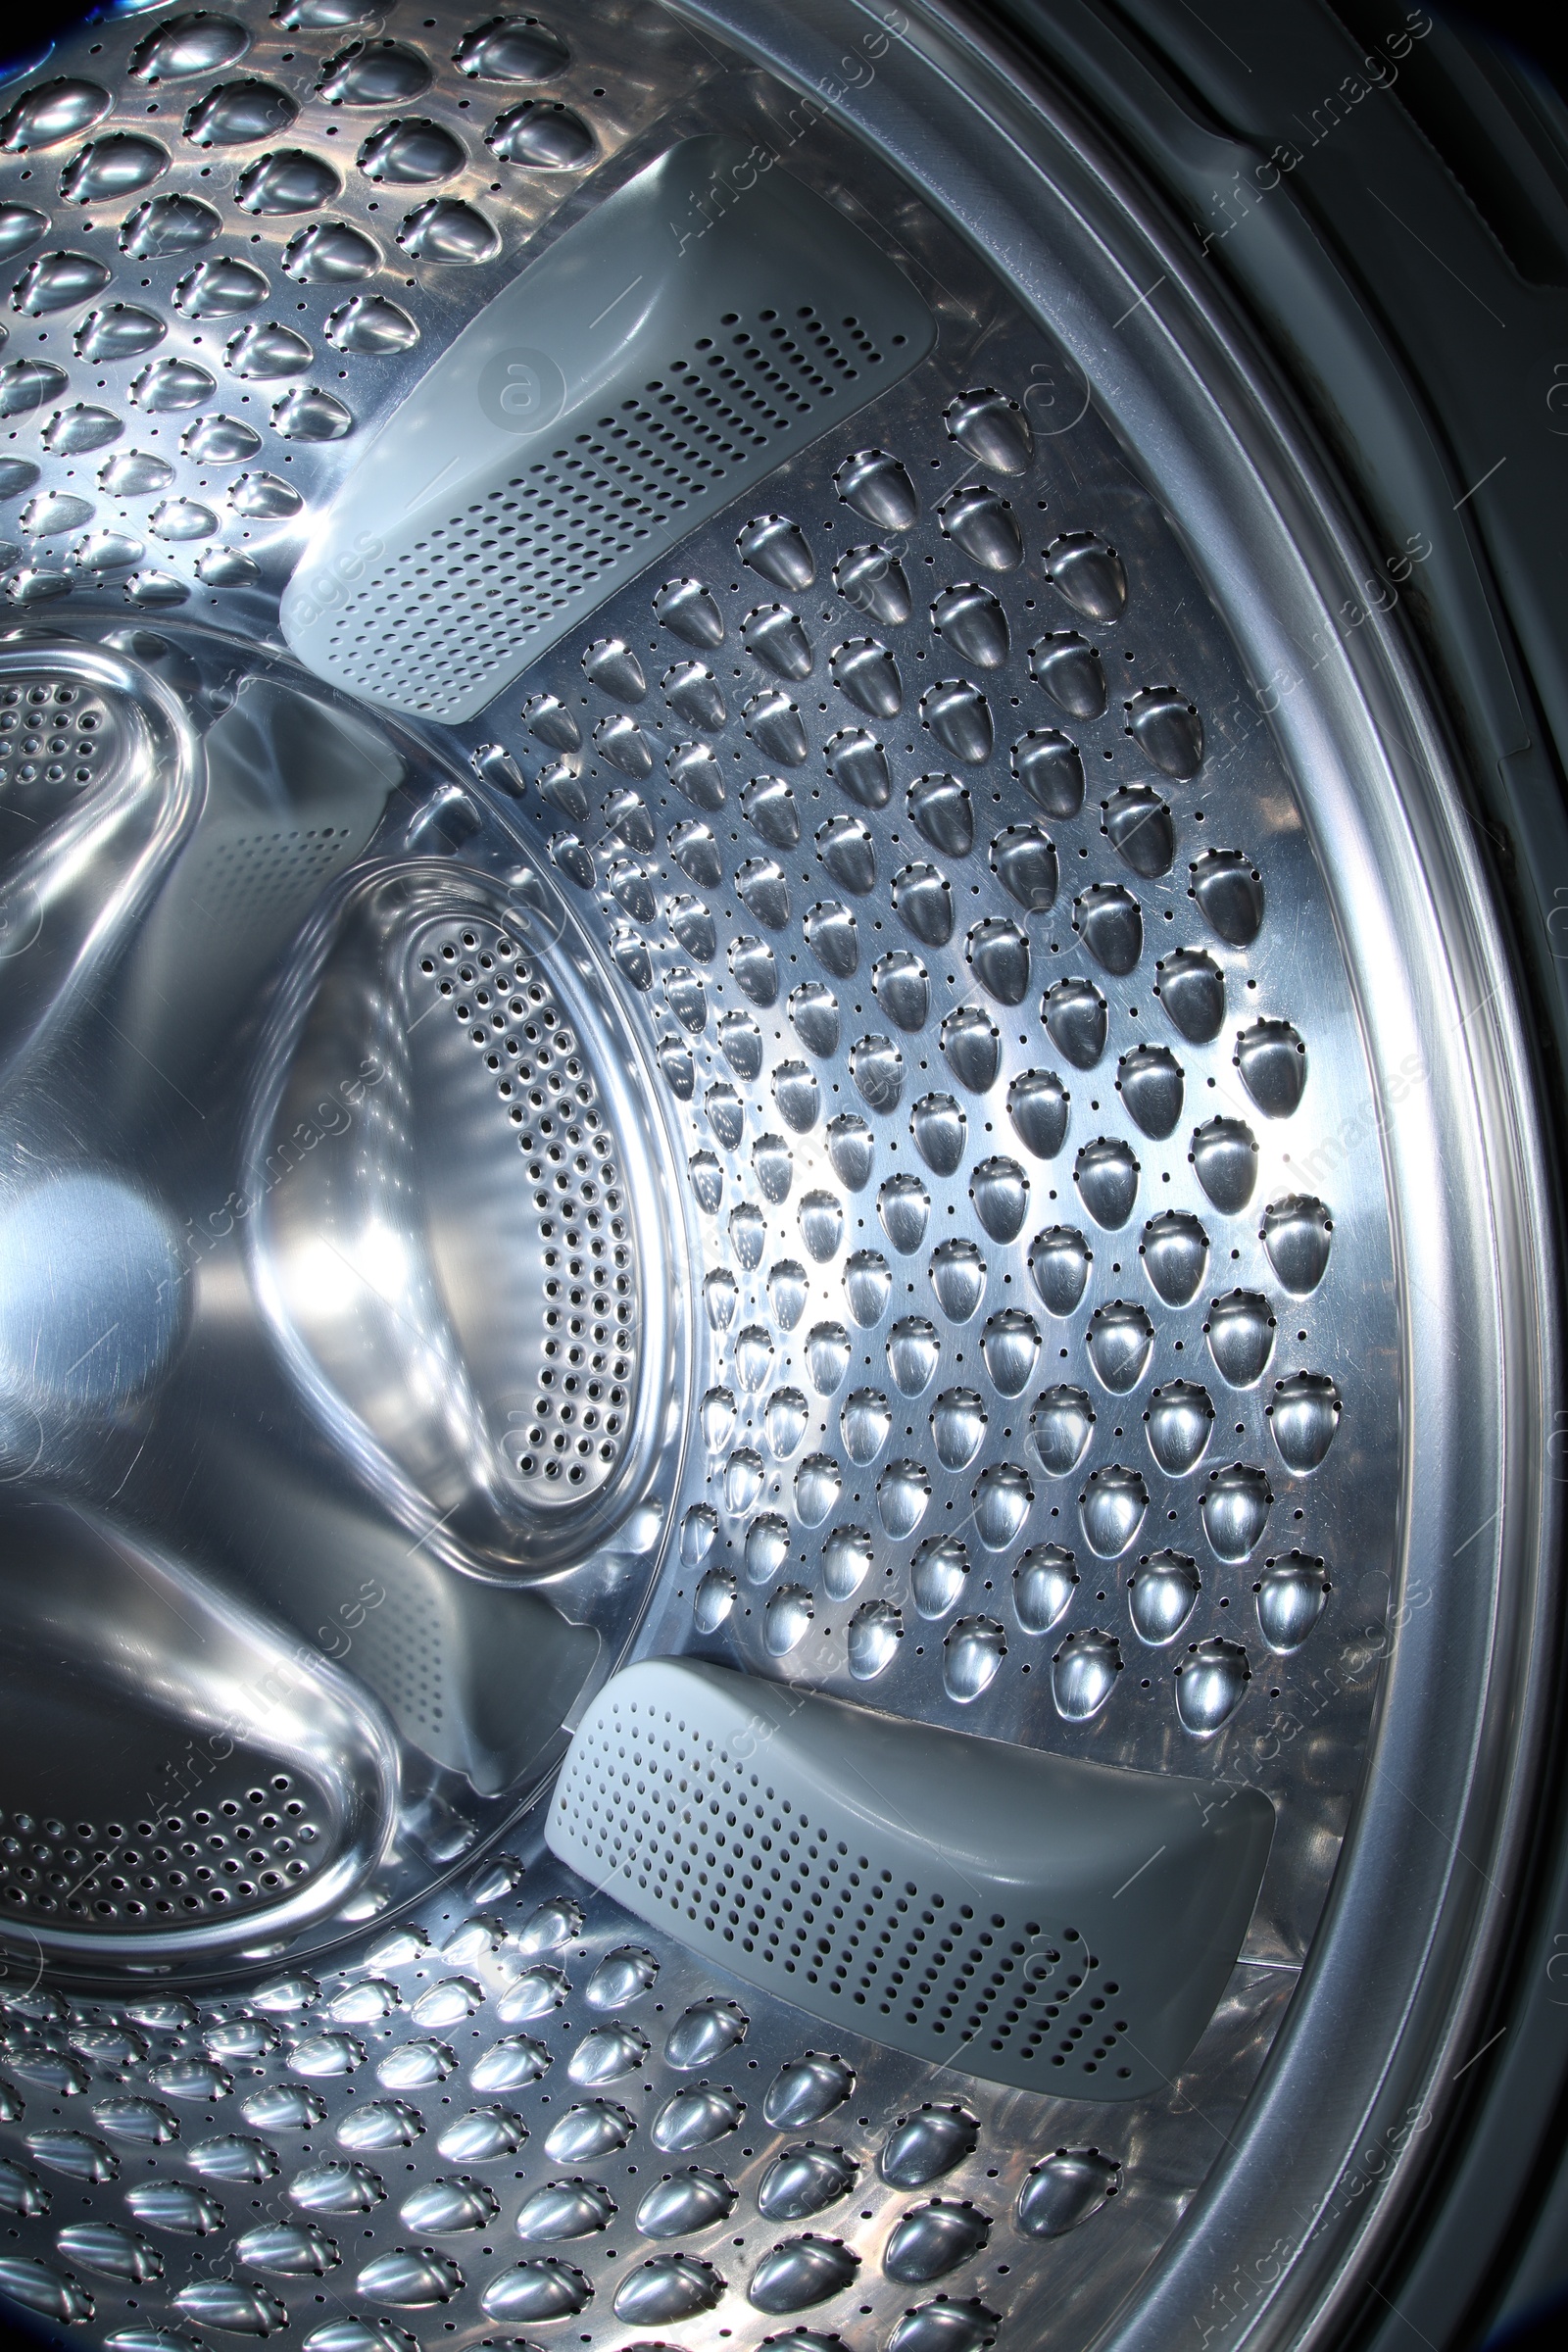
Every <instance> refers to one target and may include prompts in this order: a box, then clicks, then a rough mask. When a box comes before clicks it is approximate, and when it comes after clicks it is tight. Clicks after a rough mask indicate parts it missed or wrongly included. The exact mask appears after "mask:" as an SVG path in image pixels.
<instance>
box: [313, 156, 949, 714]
mask: <svg viewBox="0 0 1568 2352" xmlns="http://www.w3.org/2000/svg"><path fill="white" fill-rule="evenodd" d="M748 157H749V150H748V149H747V148H746V147H745V146H744V145H742V144H741V143H740V142H738V141H735V140H731V139H727V138H723V137H719V136H709V137H704V138H694V139H686V140H683V141H682V142H681V143H680V145H678V146H676V147H672V148H671V149H670V150H669V152H668V153H667V154H665V155H663V156H662V157H660V159H659V160H658V162H657V163H654V164H651V165H650V166H649V167H648V169H647V170H646V171H644V172H639V173H638V174H637V176H636V177H635V178H634V179H632V180H629V181H628V182H627V184H626V185H625V187H623V188H620V189H617V191H616V192H615V194H614V195H613V196H609V197H607V198H606V199H605V201H604V202H603V203H602V204H601V205H599V206H598V207H597V208H596V209H595V210H594V211H593V212H592V213H590V214H588V215H587V216H586V217H585V218H584V219H582V220H579V221H577V222H575V224H574V225H573V226H572V227H570V228H568V229H566V230H565V231H564V233H563V234H562V236H561V237H560V238H558V240H557V241H556V243H555V244H553V245H552V246H551V247H550V248H549V250H548V251H547V252H546V253H544V254H543V255H542V256H541V257H540V259H539V260H538V261H536V262H533V263H531V264H530V265H529V267H528V268H527V269H526V270H523V271H522V272H521V273H520V275H519V276H517V277H516V278H515V279H514V281H513V283H512V284H511V285H510V286H508V287H507V288H506V289H505V290H504V292H502V293H500V294H498V295H497V296H496V298H495V300H494V301H493V302H491V303H490V304H489V305H488V306H487V307H486V309H485V310H483V311H482V312H481V313H480V314H479V316H478V318H477V319H474V320H473V321H472V323H471V324H470V325H469V326H467V327H466V328H465V329H464V331H463V333H462V334H460V335H459V336H458V338H457V340H456V341H455V342H454V343H452V344H451V345H450V346H449V348H448V349H447V350H446V351H445V352H444V353H443V354H442V356H441V358H440V359H439V360H438V361H437V362H436V364H435V366H434V367H433V368H431V369H430V370H429V372H428V374H427V375H425V376H424V377H423V378H422V380H421V381H420V382H419V383H418V385H417V387H416V388H415V390H414V391H413V392H412V393H411V394H410V396H409V398H408V399H407V400H406V401H405V402H404V403H403V405H402V407H401V408H400V409H398V410H397V412H396V413H395V415H394V416H393V417H391V419H390V420H389V421H388V423H387V424H386V425H385V427H384V428H383V429H382V431H381V432H380V433H379V434H378V435H377V436H376V438H375V440H374V441H373V442H372V443H371V444H370V447H369V448H368V450H367V452H366V454H365V457H364V458H363V459H362V460H361V462H360V464H359V465H358V466H356V467H355V469H354V471H353V472H352V473H351V474H350V475H349V476H348V478H347V480H346V481H345V483H344V485H343V488H342V490H341V491H340V493H339V494H338V497H337V498H336V500H335V501H334V503H333V505H332V508H331V510H330V512H329V514H328V515H327V516H326V518H325V523H324V526H323V528H322V529H321V530H320V532H319V534H318V536H317V537H316V538H315V540H314V541H313V544H312V547H311V549H310V550H309V552H308V553H307V554H306V556H305V557H304V558H303V560H302V562H301V564H300V566H299V568H298V570H297V571H296V572H295V574H294V577H293V579H292V580H291V581H290V583H289V586H288V589H287V592H286V594H285V595H284V598H283V603H282V622H283V631H284V634H285V636H286V637H287V639H288V642H289V644H290V645H291V646H292V647H293V649H294V651H295V653H296V654H297V655H298V656H299V658H300V660H301V661H302V662H306V663H307V664H308V665H309V667H310V668H312V669H314V670H315V671H317V672H318V674H319V676H321V677H323V678H328V679H330V680H331V681H332V683H333V684H334V685H338V686H342V687H346V688H347V689H348V690H349V691H350V692H352V693H355V694H359V695H364V696H367V697H368V698H369V699H370V700H371V701H373V702H377V703H381V704H385V705H388V706H390V707H391V708H393V709H397V710H403V711H417V712H418V713H419V714H421V715H423V716H428V717H432V718H441V719H449V720H453V721H456V722H461V721H463V720H464V719H467V718H471V717H472V716H473V715H474V713H475V712H476V711H480V710H482V709H483V708H484V706H485V704H486V703H488V702H490V701H491V700H492V698H493V697H494V696H495V695H497V694H498V693H499V692H500V691H501V689H502V688H503V687H504V686H505V685H507V684H508V683H509V682H510V681H511V680H512V679H513V678H515V677H516V676H517V675H518V673H519V672H520V671H521V670H522V669H524V668H525V667H526V666H527V665H528V664H529V663H530V662H536V661H537V660H538V659H539V657H540V655H542V654H544V653H546V652H547V651H548V650H549V648H550V647H551V646H552V645H554V644H555V643H556V641H557V640H558V638H560V637H563V636H564V635H565V634H566V632H567V631H568V630H571V629H574V628H576V627H578V626H580V624H581V623H582V622H583V621H584V620H585V619H586V618H587V617H588V615H589V614H590V613H592V612H594V611H595V609H596V608H597V607H598V606H599V605H601V604H602V603H603V602H604V600H605V598H606V597H607V596H609V595H610V593H611V592H612V590H613V589H615V588H617V587H619V586H620V585H621V584H622V582H623V581H625V580H628V579H630V578H631V577H632V576H633V574H634V573H636V572H639V571H641V570H642V569H643V567H644V565H645V564H651V563H652V562H653V561H654V560H655V558H656V557H658V556H661V555H662V554H663V553H665V552H666V551H667V550H668V549H669V548H671V547H673V546H674V545H675V543H676V542H677V541H678V540H680V539H682V538H684V537H685V535H686V533H687V532H688V531H690V530H691V529H692V528H693V527H694V526H695V525H696V524H697V523H700V522H702V521H704V520H705V519H706V518H707V517H708V516H709V515H712V514H714V513H715V512H716V511H717V510H718V509H719V508H720V507H722V506H723V505H725V504H726V503H727V502H728V501H729V500H730V499H732V498H735V497H737V496H738V495H739V494H740V493H741V492H742V491H744V490H746V489H748V488H749V487H750V486H751V485H752V484H754V483H757V482H760V480H761V479H762V477H763V475H765V474H768V473H771V472H772V470H773V468H774V467H775V466H777V465H778V464H779V463H780V461H781V460H783V459H785V458H788V457H790V456H792V455H793V454H794V453H795V452H796V451H797V450H800V449H804V448H805V447H806V445H807V444H808V443H809V442H810V441H813V440H814V439H815V438H816V436H817V434H818V433H821V432H824V431H825V430H826V429H827V427H828V426H829V425H831V424H835V423H837V422H838V421H839V420H840V419H841V418H843V417H849V416H853V415H854V413H855V411H856V410H857V409H858V408H860V407H862V406H863V405H864V403H865V402H866V401H868V400H870V399H871V398H872V397H873V396H874V395H875V394H876V393H878V392H882V391H884V390H886V388H887V387H888V386H889V385H890V384H894V383H897V381H898V380H899V378H900V377H901V376H903V375H905V374H906V373H907V371H908V369H909V368H912V367H913V366H914V365H915V363H916V362H917V361H918V360H920V359H923V358H924V356H925V354H926V352H927V351H928V350H929V349H930V347H931V343H932V340H933V338H934V335H935V332H936V329H935V324H934V321H933V319H932V318H931V314H930V312H929V311H928V310H927V309H926V306H925V304H924V302H923V301H922V300H921V298H920V296H919V295H918V294H917V293H916V291H915V290H914V288H913V286H911V285H910V284H909V282H908V280H907V278H906V277H905V276H904V275H903V273H902V272H901V271H900V270H898V269H896V268H895V267H894V265H893V264H892V263H891V262H889V261H887V260H885V259H884V258H883V256H882V255H881V254H880V253H878V252H877V250H876V248H875V247H874V246H873V245H872V244H871V243H870V242H869V241H868V240H867V239H866V238H865V237H864V236H863V235H862V234H861V233H860V231H859V230H858V229H857V228H856V227H855V226H854V225H853V224H852V223H851V222H850V221H847V220H845V219H844V218H843V216H842V215H841V214H839V213H837V212H835V211H834V210H833V208H832V207H831V206H830V205H828V204H827V203H825V202H824V201H823V199H822V198H821V197H819V196H815V195H813V194H811V193H810V191H809V189H807V188H805V187H803V186H802V185H801V183H800V182H799V180H796V179H792V178H791V177H790V175H789V173H788V172H786V171H784V170H783V168H782V167H781V166H779V165H777V164H775V165H774V166H773V167H772V169H771V170H770V171H769V172H767V173H766V174H765V176H763V177H761V178H758V177H756V166H755V164H749V163H748ZM748 173H749V174H750V184H748V177H747V174H748Z"/></svg>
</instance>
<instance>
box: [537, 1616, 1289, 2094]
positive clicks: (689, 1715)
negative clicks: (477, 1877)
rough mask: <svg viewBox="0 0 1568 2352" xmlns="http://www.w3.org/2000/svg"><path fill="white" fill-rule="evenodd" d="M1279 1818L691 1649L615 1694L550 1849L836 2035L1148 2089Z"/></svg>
mask: <svg viewBox="0 0 1568 2352" xmlns="http://www.w3.org/2000/svg"><path fill="white" fill-rule="evenodd" d="M1273 1831H1274V1812H1273V1807H1272V1806H1271V1805H1270V1804H1269V1802H1268V1799H1267V1798H1266V1797H1265V1796H1263V1795H1261V1794H1260V1793H1259V1792H1258V1791H1257V1790H1256V1789H1228V1788H1225V1787H1223V1786H1220V1785H1216V1784H1215V1783H1214V1782H1212V1781H1207V1782H1204V1781H1195V1780H1183V1779H1178V1778H1176V1777H1175V1776H1171V1777H1169V1778H1165V1777H1162V1776H1161V1777H1155V1776H1153V1775H1152V1774H1146V1773H1134V1772H1124V1771H1120V1770H1112V1769H1111V1768H1109V1767H1107V1766H1105V1765H1101V1764H1088V1763H1082V1762H1079V1761H1078V1760H1077V1759H1075V1758H1070V1757H1063V1756H1052V1755H1045V1754H1042V1753H1041V1752H1040V1751H1039V1750H1038V1749H1035V1748H1027V1747H1013V1746H1009V1745H1005V1744H1004V1743H1003V1742H1002V1741H1001V1740H977V1739H973V1738H971V1737H970V1736H968V1735H967V1734H964V1733H960V1732H950V1731H943V1730H939V1729H936V1728H934V1727H933V1726H930V1725H926V1724H917V1723H908V1722H906V1721H903V1720H902V1719H897V1718H894V1717H892V1716H888V1715H879V1714H875V1713H873V1712H872V1711H871V1710H870V1709H869V1708H865V1707H858V1706H852V1705H850V1704H848V1703H847V1702H846V1701H845V1700H843V1699H840V1698H832V1697H829V1696H827V1695H825V1694H823V1693H820V1692H816V1693H806V1692H802V1691H795V1690H791V1689H789V1688H788V1687H786V1686H784V1685H782V1684H778V1683H769V1682H762V1681H760V1680H754V1679H753V1678H751V1677H749V1676H746V1675H739V1674H735V1673H733V1672H731V1671H730V1670H729V1669H728V1668H725V1667H721V1666H710V1665H705V1664H702V1663H700V1662H696V1661H693V1660H690V1659H679V1658H655V1659H650V1660H647V1661H645V1662H644V1663H643V1664H641V1665H637V1666H632V1667H629V1668H627V1670H626V1671H625V1672H624V1673H623V1674H619V1675H617V1676H616V1677H615V1678H614V1680H613V1682H611V1683H609V1684H607V1686H606V1687H605V1689H604V1690H603V1691H601V1692H600V1694H599V1696H598V1697H597V1698H596V1699H595V1700H594V1702H593V1704H592V1706H591V1707H590V1709H589V1711H588V1713H587V1715H586V1716H585V1717H584V1719H583V1722H582V1725H581V1727H580V1728H579V1730H578V1732H577V1734H576V1737H575V1738H574V1740H572V1744H571V1748H570V1750H569V1752H568V1754H567V1757H566V1761H565V1764H564V1767H563V1769H562V1774H561V1779H560V1781H559V1782H558V1784H557V1788H556V1793H555V1797H554V1799H553V1801H552V1804H551V1808H550V1820H549V1825H548V1829H547V1833H546V1834H547V1837H548V1838H549V1842H550V1845H551V1847H552V1849H553V1851H554V1852H555V1853H557V1854H558V1855H559V1856H560V1857H561V1859H562V1860H563V1861H564V1862H566V1863H568V1864H569V1865H570V1867H571V1868H572V1869H573V1870H576V1871H578V1872H579V1873H580V1874H581V1875H582V1876H583V1877H584V1878H586V1879H589V1880H591V1881H592V1882H594V1883H595V1884H596V1885H598V1886H601V1887H604V1888H605V1889H606V1890H607V1892H609V1893H611V1894H613V1896H614V1897H615V1898H616V1900H617V1901H619V1902H622V1903H624V1904H625V1905H626V1908H627V1909H628V1910H630V1911H633V1912H635V1913H636V1914H637V1916H638V1917H639V1918H641V1919H645V1920H648V1921H649V1922H650V1923H652V1924H654V1925H657V1926H659V1927H661V1928H663V1929H664V1930H665V1931H666V1932H667V1933H668V1934H669V1935H671V1936H675V1937H677V1938H678V1939H679V1940H680V1941H681V1942H682V1943H684V1944H686V1945H688V1946H689V1947H690V1948H691V1949H692V1950H694V1951H697V1952H701V1953H704V1954H706V1955H708V1956H710V1957H711V1958H712V1959H715V1960H718V1961H720V1962H721V1963H722V1964H723V1966H724V1967H725V1968H727V1969H729V1970H731V1971H732V1972H733V1973H734V1974H735V1975H736V1976H738V1977H741V1978H744V1979H745V1981H746V1982H747V1983H748V1984H751V1985H762V1986H764V1987H765V1988H766V1989H767V1990H768V1991H770V1992H774V1993H777V1994H779V1995H780V1996H781V1997H782V1998H783V1999H785V2000H788V2001H793V2002H794V2003H795V2005H796V2006H797V2007H798V2008H800V2009H804V2010H806V2011H807V2012H808V2013H809V2015H810V2016H812V2017H815V2018H819V2019H821V2020H822V2021H823V2023H825V2024H830V2025H835V2026H840V2027H846V2028H850V2029H853V2031H855V2032H856V2033H858V2034H866V2035H868V2036H869V2037H870V2038H871V2039H872V2040H874V2041H880V2042H885V2043H888V2044H890V2045H891V2046H892V2047H893V2048H895V2049H899V2050H906V2051H908V2052H909V2053H910V2054H911V2055H913V2056H916V2057H920V2058H927V2059H932V2060H936V2061H939V2062H946V2063H947V2064H949V2065H952V2066H956V2067H959V2068H961V2069H962V2070H964V2071H965V2072H967V2073H969V2074H973V2075H981V2076H985V2077H987V2078H989V2079H990V2080H991V2081H993V2082H1008V2083H1014V2084H1017V2085H1019V2086H1020V2087H1022V2088H1026V2089H1030V2090H1041V2091H1047V2092H1051V2093H1053V2094H1054V2095H1056V2096H1058V2097H1066V2098H1077V2099H1136V2098H1143V2097H1147V2096H1148V2095H1149V2094H1150V2093H1151V2092H1152V2091H1156V2090H1158V2089H1160V2088H1162V2087H1163V2085H1164V2084H1165V2083H1166V2082H1168V2081H1169V2080H1170V2078H1171V2077H1172V2076H1173V2075H1174V2074H1175V2073H1176V2072H1177V2071H1178V2069H1179V2068H1180V2067H1181V2066H1182V2064H1183V2062H1184V2061H1185V2060H1186V2058H1187V2057H1188V2055H1189V2053H1190V2052H1191V2050H1192V2048H1193V2046H1194V2044H1195V2043H1196V2042H1197V2040H1198V2038H1199V2036H1200V2034H1201V2033H1202V2031H1203V2028H1204V2027H1205V2026H1206V2025H1207V2023H1208V2021H1209V2018H1210V2017H1211V2016H1212V2014H1213V2012H1214V2008H1215V2006H1216V2004H1217V2002H1218V2000H1219V1998H1220V1995H1221V1993H1222V1992H1223V1990H1224V1988H1225V1984H1226V1980H1227V1979H1228V1977H1229V1976H1230V1973H1231V1970H1232V1968H1233V1966H1234V1965H1235V1960H1236V1955H1237V1952H1238V1950H1239V1948H1240V1946H1241V1941H1242V1937H1243V1936H1244V1935H1245V1934H1246V1932H1247V1924H1248V1921H1249V1919H1250V1916H1251V1911H1252V1906H1253V1904H1254V1902H1255V1901H1256V1899H1257V1890H1258V1886H1259V1883H1260V1881H1261V1879H1262V1875H1263V1865H1264V1863H1265V1862H1266V1861H1267V1859H1268V1850H1269V1843H1270V1840H1271V1838H1272V1837H1273Z"/></svg>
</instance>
